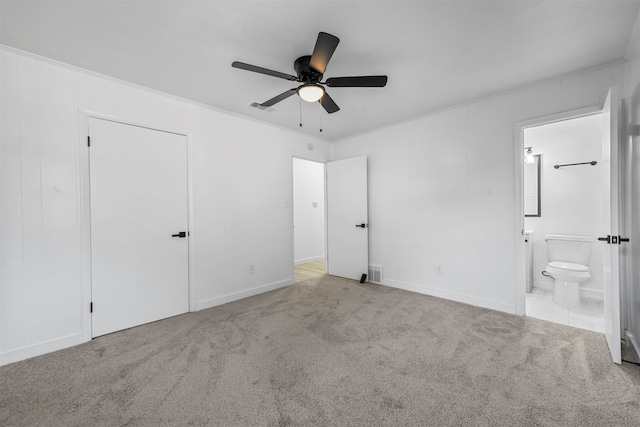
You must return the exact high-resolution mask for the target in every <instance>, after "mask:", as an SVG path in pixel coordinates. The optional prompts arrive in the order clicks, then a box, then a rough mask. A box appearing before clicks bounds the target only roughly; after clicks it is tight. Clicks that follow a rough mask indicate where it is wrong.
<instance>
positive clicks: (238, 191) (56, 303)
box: [0, 49, 329, 364]
mask: <svg viewBox="0 0 640 427" xmlns="http://www.w3.org/2000/svg"><path fill="white" fill-rule="evenodd" d="M0 55H1V57H0V59H1V66H2V68H1V79H2V81H1V85H2V86H1V90H2V97H1V98H2V100H1V109H2V110H1V112H2V121H1V123H2V134H1V135H2V141H1V144H0V155H1V159H0V161H1V163H0V165H1V169H2V170H1V174H0V179H1V197H0V201H1V203H2V206H1V209H0V214H1V228H0V233H1V234H0V241H1V246H0V249H1V255H2V260H1V273H0V274H1V275H0V279H1V283H0V364H4V363H10V362H12V361H15V360H20V359H24V358H26V357H30V356H34V355H37V354H42V353H45V352H47V351H52V350H56V349H59V348H63V347H65V346H69V345H74V344H77V343H80V342H81V341H82V335H83V321H82V318H83V314H84V313H83V311H84V310H87V309H88V307H85V306H84V304H83V293H82V292H83V282H82V278H83V270H82V265H83V263H82V260H83V254H82V252H81V249H82V246H81V241H82V236H81V216H80V206H81V197H82V196H81V194H80V191H79V190H80V180H81V174H80V169H79V165H80V156H81V155H86V153H85V152H84V151H83V150H84V148H82V146H81V142H80V141H81V139H83V138H86V135H82V132H81V131H79V126H80V120H79V116H80V115H79V108H80V107H82V108H85V109H88V110H92V111H95V112H100V113H103V114H108V115H113V116H117V117H120V118H124V119H127V120H129V121H133V122H136V123H140V124H144V125H147V126H152V127H158V128H161V129H167V128H169V129H180V130H184V131H185V132H188V133H190V134H191V136H192V141H193V144H192V148H193V151H194V152H193V153H192V158H193V159H194V161H193V164H192V173H193V191H194V212H193V214H194V218H195V224H193V226H192V231H193V235H192V236H193V239H195V254H191V255H192V256H194V257H195V263H194V264H195V270H194V274H193V276H192V277H191V281H192V288H191V289H192V291H193V292H195V297H196V298H195V300H196V306H197V308H198V309H202V308H206V307H211V306H214V305H217V304H221V303H225V302H228V301H230V300H234V299H238V298H242V297H245V296H248V295H252V294H255V293H258V292H263V291H266V290H269V289H273V288H276V287H280V286H285V285H288V284H290V283H292V282H293V277H292V269H293V266H292V260H293V249H292V241H293V231H292V224H293V217H292V215H293V214H292V208H291V206H292V200H291V196H292V191H291V189H292V177H291V156H292V155H304V156H306V157H309V156H310V155H311V154H310V153H311V152H310V151H309V150H308V148H307V144H314V145H315V150H314V151H313V157H314V158H315V157H317V158H318V160H320V161H325V160H327V158H328V156H329V144H328V143H326V142H325V141H322V140H319V139H316V138H312V137H308V136H305V135H302V134H298V133H294V132H291V131H288V130H284V129H281V128H277V127H272V126H268V125H265V124H262V123H258V122H255V121H250V120H247V119H244V118H240V117H237V116H233V115H230V114H225V113H222V112H218V111H215V110H212V109H209V108H206V107H203V106H199V105H197V104H193V103H189V102H185V101H183V100H179V99H177V98H174V97H170V96H167V95H163V94H159V93H156V92H152V91H148V90H144V89H143V88H139V87H135V86H132V85H128V84H124V83H122V82H117V81H115V80H111V79H108V78H102V77H100V76H96V75H94V74H90V73H84V72H80V71H78V70H77V69H73V68H71V67H63V66H59V65H56V64H52V63H49V62H47V61H43V60H39V59H36V58H33V57H30V56H27V55H22V54H18V53H17V52H14V51H12V50H11V51H9V50H8V49H7V50H1V51H0ZM203 90H206V88H203ZM250 264H254V266H255V273H253V274H250V273H249V265H250ZM85 332H86V331H85Z"/></svg>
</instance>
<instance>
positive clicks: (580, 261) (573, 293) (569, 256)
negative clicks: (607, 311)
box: [545, 234, 593, 306]
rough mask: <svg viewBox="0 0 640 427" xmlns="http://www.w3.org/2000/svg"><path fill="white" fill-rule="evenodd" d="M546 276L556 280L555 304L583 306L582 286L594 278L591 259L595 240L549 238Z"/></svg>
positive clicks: (553, 236) (546, 237) (577, 237)
mask: <svg viewBox="0 0 640 427" xmlns="http://www.w3.org/2000/svg"><path fill="white" fill-rule="evenodd" d="M545 240H546V241H547V257H548V260H549V263H548V264H547V268H546V273H548V275H549V276H551V277H552V278H553V280H554V291H553V302H554V303H556V304H566V305H569V306H577V305H580V283H582V282H584V281H585V280H587V279H589V278H590V277H591V273H589V266H588V264H589V259H590V258H591V244H592V242H593V239H592V238H591V237H587V236H569V235H563V234H547V235H546V236H545Z"/></svg>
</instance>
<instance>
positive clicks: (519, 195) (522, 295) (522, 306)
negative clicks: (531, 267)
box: [513, 105, 602, 316]
mask: <svg viewBox="0 0 640 427" xmlns="http://www.w3.org/2000/svg"><path fill="white" fill-rule="evenodd" d="M601 112H602V105H593V106H590V107H584V108H579V109H577V110H571V111H564V112H562V113H557V114H551V115H547V116H542V117H536V118H533V119H530V120H524V121H521V122H517V123H516V124H515V125H514V141H515V149H514V153H515V159H514V166H515V179H516V183H515V193H516V209H515V213H516V217H515V225H516V229H515V233H514V235H515V248H516V277H515V280H514V283H515V286H514V288H513V290H514V292H515V301H516V314H517V315H518V316H523V315H524V314H525V312H526V284H525V262H524V251H525V249H524V238H523V233H524V194H523V193H524V192H523V185H524V161H523V159H524V151H523V148H524V130H525V129H526V128H529V127H534V126H540V125H544V124H549V123H554V122H561V121H564V120H570V119H576V118H578V117H584V116H590V115H592V114H598V113H601Z"/></svg>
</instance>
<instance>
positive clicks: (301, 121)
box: [298, 99, 302, 127]
mask: <svg viewBox="0 0 640 427" xmlns="http://www.w3.org/2000/svg"><path fill="white" fill-rule="evenodd" d="M298 101H300V127H302V99H298Z"/></svg>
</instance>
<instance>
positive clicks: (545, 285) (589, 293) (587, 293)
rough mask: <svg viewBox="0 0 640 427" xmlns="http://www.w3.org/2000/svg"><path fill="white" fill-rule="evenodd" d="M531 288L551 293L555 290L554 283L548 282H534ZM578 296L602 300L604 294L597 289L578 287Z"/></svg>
mask: <svg viewBox="0 0 640 427" xmlns="http://www.w3.org/2000/svg"><path fill="white" fill-rule="evenodd" d="M533 287H534V288H538V289H545V290H547V291H553V290H554V289H555V282H554V281H549V280H534V281H533ZM580 295H581V296H583V297H585V298H593V299H598V300H602V299H604V292H603V291H599V290H597V289H588V288H583V287H580Z"/></svg>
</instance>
